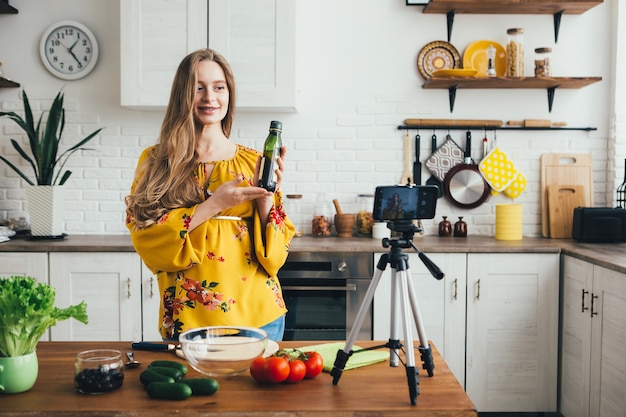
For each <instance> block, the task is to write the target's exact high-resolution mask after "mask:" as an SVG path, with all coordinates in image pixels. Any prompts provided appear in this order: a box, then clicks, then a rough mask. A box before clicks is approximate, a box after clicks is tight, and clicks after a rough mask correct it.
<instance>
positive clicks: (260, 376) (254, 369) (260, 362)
mask: <svg viewBox="0 0 626 417" xmlns="http://www.w3.org/2000/svg"><path fill="white" fill-rule="evenodd" d="M265 362H266V360H265V358H263V357H260V358H256V359H255V360H253V361H252V364H251V365H250V375H252V378H254V380H255V381H257V382H267V378H266V377H265V373H264V371H263V367H264V365H265Z"/></svg>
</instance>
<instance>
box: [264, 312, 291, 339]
mask: <svg viewBox="0 0 626 417" xmlns="http://www.w3.org/2000/svg"><path fill="white" fill-rule="evenodd" d="M261 329H263V330H265V331H266V332H267V336H268V338H269V339H270V340H273V341H275V342H280V341H281V340H283V335H284V334H285V315H284V314H283V315H282V316H280V317H279V318H277V319H276V320H274V321H273V322H271V323H268V324H266V325H265V326H262V327H261Z"/></svg>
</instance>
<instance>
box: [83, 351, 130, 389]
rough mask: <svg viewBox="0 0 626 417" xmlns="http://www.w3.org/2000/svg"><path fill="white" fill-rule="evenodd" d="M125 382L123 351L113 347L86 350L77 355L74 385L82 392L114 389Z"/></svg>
mask: <svg viewBox="0 0 626 417" xmlns="http://www.w3.org/2000/svg"><path fill="white" fill-rule="evenodd" d="M123 382H124V362H122V353H121V352H120V351H119V350H113V349H96V350H86V351H84V352H80V353H79V354H78V355H76V361H75V363H74V387H75V388H76V390H77V391H78V392H80V393H81V394H102V393H105V392H109V391H113V390H116V389H118V388H119V387H121V386H122V384H123Z"/></svg>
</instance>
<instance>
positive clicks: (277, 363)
mask: <svg viewBox="0 0 626 417" xmlns="http://www.w3.org/2000/svg"><path fill="white" fill-rule="evenodd" d="M263 374H264V375H265V378H266V379H267V380H268V381H269V382H274V383H278V382H283V381H284V380H286V379H287V378H288V377H289V361H288V360H287V359H286V358H282V357H278V356H270V357H269V358H267V360H266V361H265V364H264V365H263Z"/></svg>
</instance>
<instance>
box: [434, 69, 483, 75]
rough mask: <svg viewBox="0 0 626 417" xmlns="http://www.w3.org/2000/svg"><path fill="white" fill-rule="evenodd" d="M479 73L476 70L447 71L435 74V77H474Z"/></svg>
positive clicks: (439, 71)
mask: <svg viewBox="0 0 626 417" xmlns="http://www.w3.org/2000/svg"><path fill="white" fill-rule="evenodd" d="M477 72H478V71H476V70H475V69H458V68H455V69H445V70H438V71H435V72H433V77H473V76H474V75H475V74H476V73H477Z"/></svg>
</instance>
